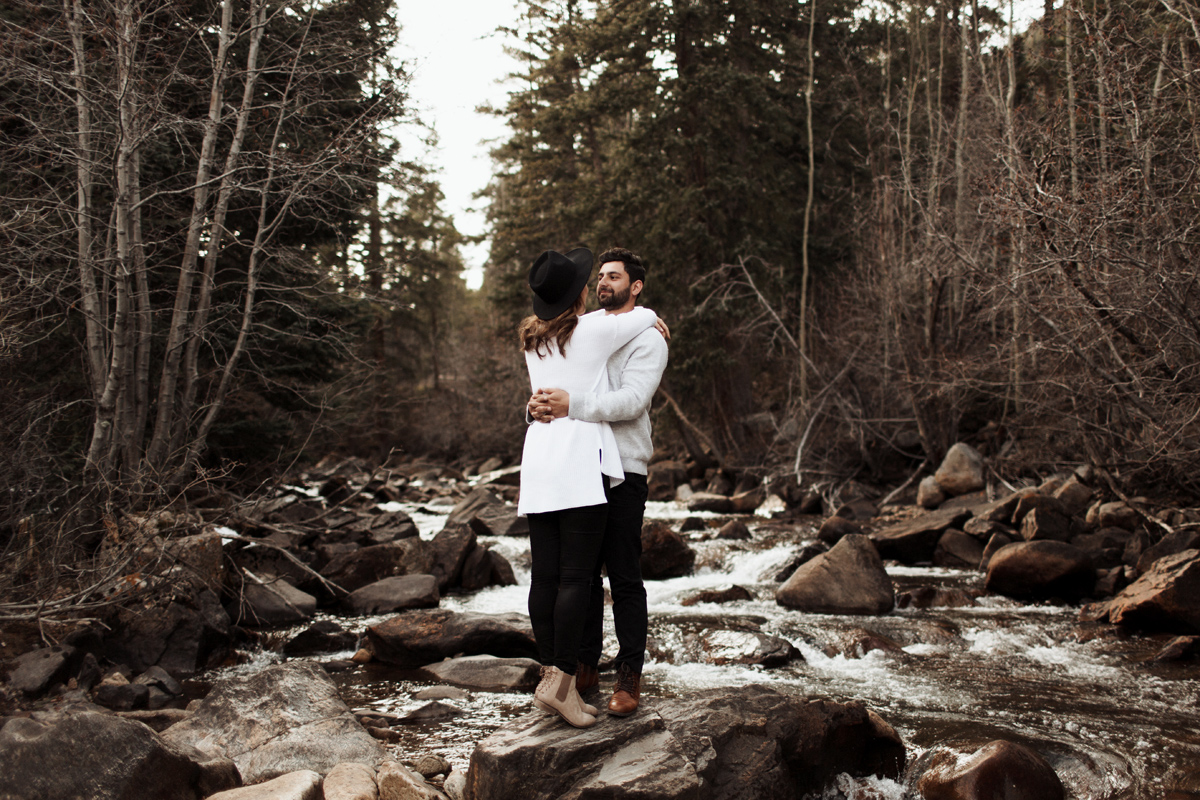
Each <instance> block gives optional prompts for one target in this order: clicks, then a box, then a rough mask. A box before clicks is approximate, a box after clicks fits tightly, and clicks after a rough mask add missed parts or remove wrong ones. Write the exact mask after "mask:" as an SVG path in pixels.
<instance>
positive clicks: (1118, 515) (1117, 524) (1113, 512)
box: [1087, 500, 1138, 531]
mask: <svg viewBox="0 0 1200 800" xmlns="http://www.w3.org/2000/svg"><path fill="white" fill-rule="evenodd" d="M1087 521H1088V522H1089V523H1091V524H1094V525H1095V526H1096V527H1099V528H1124V529H1125V530H1128V531H1133V530H1137V527H1138V515H1137V512H1136V511H1134V510H1133V509H1132V508H1130V507H1129V506H1128V505H1126V504H1125V503H1124V502H1122V501H1120V500H1115V501H1113V502H1111V503H1099V504H1097V505H1094V506H1092V508H1090V509H1089V510H1088V515H1087Z"/></svg>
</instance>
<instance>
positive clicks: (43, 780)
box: [0, 712, 241, 800]
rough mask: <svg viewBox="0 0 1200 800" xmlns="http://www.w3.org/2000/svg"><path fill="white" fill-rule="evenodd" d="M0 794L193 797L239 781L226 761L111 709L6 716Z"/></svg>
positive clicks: (26, 798) (114, 799) (106, 799)
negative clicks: (107, 711) (43, 716)
mask: <svg viewBox="0 0 1200 800" xmlns="http://www.w3.org/2000/svg"><path fill="white" fill-rule="evenodd" d="M0 764H3V765H4V766H3V773H4V778H3V788H2V789H0V795H3V796H4V797H6V798H8V797H11V798H21V800H63V798H76V797H78V798H87V799H88V800H127V798H134V797H162V798H167V797H169V798H172V800H193V799H194V800H200V798H204V797H207V796H208V795H210V794H212V793H213V792H218V791H221V790H223V789H228V788H231V787H234V786H239V785H240V784H241V779H240V777H239V776H238V772H237V768H236V767H234V765H233V764H232V763H231V762H230V761H229V760H228V759H220V758H215V759H214V758H211V757H209V756H206V755H203V754H201V753H199V752H196V751H195V750H193V749H192V748H189V747H184V746H180V745H178V744H175V743H172V742H169V741H165V740H164V739H163V738H162V737H160V736H159V735H158V734H157V733H155V732H154V731H152V730H150V728H148V727H146V726H145V725H143V724H142V723H140V722H135V721H133V720H129V719H122V718H121V717H118V716H115V715H112V714H98V713H94V712H83V713H79V714H63V715H61V716H57V717H54V718H52V719H49V720H46V721H35V720H32V719H25V718H16V719H11V720H9V721H8V722H7V724H5V725H4V727H3V728H0Z"/></svg>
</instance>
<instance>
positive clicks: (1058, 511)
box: [1011, 492, 1069, 538]
mask: <svg viewBox="0 0 1200 800" xmlns="http://www.w3.org/2000/svg"><path fill="white" fill-rule="evenodd" d="M1034 511H1048V512H1051V513H1053V514H1054V515H1055V516H1060V517H1068V516H1069V515H1068V514H1067V511H1066V509H1065V508H1064V507H1063V504H1062V502H1061V501H1059V500H1058V499H1056V498H1054V497H1051V496H1050V495H1048V494H1039V493H1037V492H1031V493H1029V494H1024V495H1021V497H1020V499H1019V500H1017V504H1016V506H1015V507H1014V508H1013V511H1012V520H1011V521H1012V524H1013V525H1017V526H1019V525H1021V524H1022V523H1023V522H1024V521H1025V518H1026V517H1027V516H1029V515H1030V514H1032V513H1033V512H1034ZM1047 538H1049V537H1047Z"/></svg>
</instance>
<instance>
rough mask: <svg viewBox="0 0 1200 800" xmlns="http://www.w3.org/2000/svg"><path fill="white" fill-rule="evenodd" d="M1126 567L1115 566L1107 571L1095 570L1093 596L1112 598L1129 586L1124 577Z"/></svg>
mask: <svg viewBox="0 0 1200 800" xmlns="http://www.w3.org/2000/svg"><path fill="white" fill-rule="evenodd" d="M1127 569H1128V568H1127V567H1123V566H1116V567H1111V568H1109V569H1097V570H1096V588H1095V591H1094V592H1093V595H1094V596H1095V597H1097V598H1104V597H1113V596H1114V595H1117V594H1119V593H1120V592H1121V590H1123V589H1124V588H1125V587H1126V586H1128V585H1129V577H1128V575H1126V571H1127Z"/></svg>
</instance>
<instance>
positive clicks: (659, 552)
mask: <svg viewBox="0 0 1200 800" xmlns="http://www.w3.org/2000/svg"><path fill="white" fill-rule="evenodd" d="M695 565H696V552H695V551H694V550H692V548H691V547H690V546H688V543H687V542H685V541H684V540H683V537H682V536H680V535H679V534H678V533H676V532H675V531H673V530H671V526H669V525H667V524H666V523H664V522H648V523H646V524H645V525H644V526H643V527H642V577H643V578H645V579H646V580H661V579H664V578H678V577H681V576H683V575H690V574H691V572H692V569H693V568H694V567H695Z"/></svg>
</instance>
